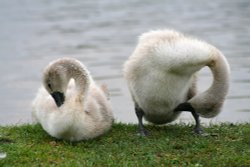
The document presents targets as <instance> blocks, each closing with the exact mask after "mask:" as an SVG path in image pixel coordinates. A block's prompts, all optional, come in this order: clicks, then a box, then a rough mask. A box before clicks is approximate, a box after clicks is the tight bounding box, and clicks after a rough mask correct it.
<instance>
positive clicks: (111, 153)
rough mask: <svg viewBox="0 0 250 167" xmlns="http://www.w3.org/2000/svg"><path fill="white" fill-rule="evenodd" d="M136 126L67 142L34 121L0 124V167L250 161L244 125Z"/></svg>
mask: <svg viewBox="0 0 250 167" xmlns="http://www.w3.org/2000/svg"><path fill="white" fill-rule="evenodd" d="M136 129H137V127H136V125H125V124H115V125H114V126H113V128H112V130H111V131H109V132H108V133H107V134H106V135H104V136H102V137H100V138H97V139H95V140H90V141H82V142H77V143H70V142H66V141H60V140H56V139H54V138H52V137H50V136H49V135H47V134H46V133H45V132H44V131H43V130H42V128H41V126H39V125H22V126H12V127H0V153H1V152H2V153H3V152H4V153H7V156H6V158H3V159H0V166H195V167H198V166H250V124H239V125H232V124H222V125H214V126H211V127H209V128H205V131H206V132H208V133H210V135H209V136H206V137H204V136H197V135H194V134H192V133H191V131H192V127H191V126H187V125H167V126H162V127H159V126H147V129H149V130H150V132H151V135H150V136H149V137H140V136H137V135H136V133H135V132H136Z"/></svg>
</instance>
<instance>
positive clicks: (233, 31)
mask: <svg viewBox="0 0 250 167" xmlns="http://www.w3.org/2000/svg"><path fill="white" fill-rule="evenodd" d="M249 16H250V1H248V0H238V1H227V0H218V1H198V0H190V1H188V2H186V1H181V0H177V1H170V0H165V1H164V0H155V1H150V0H126V1H122V0H91V1H90V0H89V1H87V0H86V1H82V0H72V1H69V0H60V1H59V0H54V1H50V0H36V1H32V0H22V1H20V0H11V1H8V0H2V1H0V68H1V70H0V76H1V77H0V83H1V86H0V93H1V94H0V125H6V124H18V123H24V122H30V121H31V114H30V113H31V106H30V104H31V101H32V100H33V98H34V97H35V94H36V91H37V89H38V87H39V86H40V85H41V74H42V70H43V68H44V67H45V66H46V65H47V64H48V63H49V62H50V61H51V60H54V59H57V58H60V57H64V56H68V57H75V58H77V59H79V60H80V61H82V62H83V63H84V64H85V65H86V66H87V67H88V68H89V70H90V71H91V74H92V76H93V77H94V78H95V79H96V81H97V82H98V83H106V84H108V86H109V89H110V91H111V100H112V103H113V108H114V115H115V117H116V120H117V121H122V122H136V117H135V114H134V110H133V103H132V101H131V98H130V95H129V92H128V89H127V87H126V83H125V81H124V79H123V78H122V64H123V63H124V61H125V60H126V59H127V58H128V56H129V55H130V54H131V53H132V51H133V49H134V47H135V45H136V42H137V37H138V36H139V35H140V34H141V33H143V32H146V31H148V30H152V29H159V28H174V29H177V30H179V31H182V32H184V33H187V34H191V35H192V36H195V37H198V38H201V39H203V40H205V41H207V42H209V43H212V44H213V45H215V46H216V47H218V48H219V49H220V50H221V51H222V52H223V53H224V54H225V56H226V57H227V59H228V61H229V63H230V64H231V69H232V76H231V78H232V79H231V81H232V84H231V88H230V93H229V96H228V98H227V100H226V103H225V105H224V108H223V111H222V113H221V114H220V115H219V116H218V117H216V118H214V119H212V122H221V121H222V122H225V121H229V122H245V121H250V103H249V101H250V49H249V44H250V27H249V25H250V19H249ZM210 80H211V75H210V72H209V70H208V69H204V70H202V71H201V77H200V81H199V85H200V88H201V90H204V89H206V88H207V87H208V86H209V83H211V82H210ZM190 115H191V114H188V113H186V114H182V116H181V117H180V118H179V119H178V121H191V122H193V119H192V117H191V116H190ZM204 121H208V122H210V121H211V119H209V120H204Z"/></svg>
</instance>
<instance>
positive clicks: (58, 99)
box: [51, 92, 65, 107]
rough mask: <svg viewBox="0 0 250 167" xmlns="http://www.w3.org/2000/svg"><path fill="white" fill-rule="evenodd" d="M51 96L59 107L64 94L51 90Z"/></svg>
mask: <svg viewBox="0 0 250 167" xmlns="http://www.w3.org/2000/svg"><path fill="white" fill-rule="evenodd" d="M51 96H52V97H53V98H54V100H55V102H56V105H57V107H60V106H61V105H63V103H64V100H65V97H64V94H63V93H61V92H53V93H51Z"/></svg>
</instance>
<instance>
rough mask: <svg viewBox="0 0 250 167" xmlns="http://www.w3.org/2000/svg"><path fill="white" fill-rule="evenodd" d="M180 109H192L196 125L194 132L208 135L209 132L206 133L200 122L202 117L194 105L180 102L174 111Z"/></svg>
mask: <svg viewBox="0 0 250 167" xmlns="http://www.w3.org/2000/svg"><path fill="white" fill-rule="evenodd" d="M178 111H190V112H191V113H192V115H193V117H194V119H195V127H194V133H195V134H198V135H202V136H207V135H208V134H207V133H204V131H203V129H202V127H201V124H200V118H199V115H198V114H197V113H196V111H195V109H194V108H193V106H192V105H191V104H190V103H188V102H185V103H181V104H179V105H178V106H177V107H176V108H175V109H174V112H178Z"/></svg>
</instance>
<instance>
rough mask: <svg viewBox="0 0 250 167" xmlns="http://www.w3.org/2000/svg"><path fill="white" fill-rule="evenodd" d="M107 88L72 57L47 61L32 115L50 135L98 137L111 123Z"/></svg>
mask: <svg viewBox="0 0 250 167" xmlns="http://www.w3.org/2000/svg"><path fill="white" fill-rule="evenodd" d="M106 91H107V89H106V88H105V87H99V86H97V85H96V83H95V82H94V81H93V79H92V77H91V75H90V74H89V72H88V70H87V68H86V67H85V66H84V65H83V64H82V63H81V62H80V61H78V60H76V59H73V58H61V59H58V60H55V61H53V62H51V63H50V64H49V65H48V66H47V67H46V68H45V70H44V73H43V86H42V87H41V88H40V89H39V91H38V93H37V95H36V98H35V99H34V101H33V104H32V108H33V111H32V115H33V118H34V120H36V121H37V122H39V123H40V124H41V125H42V127H43V129H44V130H45V131H46V132H47V133H49V134H50V135H51V136H53V137H55V138H58V139H65V140H69V141H80V140H86V139H92V138H95V137H98V136H100V135H102V134H104V133H105V132H107V131H108V130H109V129H110V128H111V125H112V123H113V114H112V109H111V104H110V102H109V100H108V97H107V92H106Z"/></svg>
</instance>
